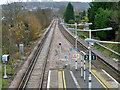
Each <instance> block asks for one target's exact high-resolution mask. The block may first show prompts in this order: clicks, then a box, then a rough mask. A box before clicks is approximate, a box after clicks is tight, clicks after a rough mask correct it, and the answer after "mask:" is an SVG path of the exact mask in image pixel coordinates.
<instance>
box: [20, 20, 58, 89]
mask: <svg viewBox="0 0 120 90" xmlns="http://www.w3.org/2000/svg"><path fill="white" fill-rule="evenodd" d="M55 25H56V21H55V20H53V22H52V24H51V26H50V28H49V30H48V31H47V33H46V34H45V36H44V38H43V39H42V41H41V43H40V45H39V47H38V49H37V51H36V52H35V54H34V56H33V58H32V60H31V62H30V64H29V67H28V68H27V70H26V72H25V74H24V76H23V78H22V80H21V82H20V84H19V87H18V90H21V89H24V88H38V89H39V90H41V89H42V84H43V79H44V74H45V69H46V64H47V58H48V54H49V50H50V45H51V41H52V38H53V33H54V29H55ZM33 74H34V75H33ZM35 74H36V75H35ZM36 79H37V80H36ZM34 80H36V81H34ZM33 81H34V82H33ZM33 84H34V85H33ZM35 84H36V85H37V86H35Z"/></svg>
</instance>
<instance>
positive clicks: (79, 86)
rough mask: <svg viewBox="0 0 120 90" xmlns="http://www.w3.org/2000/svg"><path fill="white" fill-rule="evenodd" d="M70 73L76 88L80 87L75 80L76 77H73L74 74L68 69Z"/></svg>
mask: <svg viewBox="0 0 120 90" xmlns="http://www.w3.org/2000/svg"><path fill="white" fill-rule="evenodd" d="M70 74H71V76H72V78H73V80H74V82H75V84H76V86H77V88H80V85H79V84H78V82H77V80H76V78H75V76H74V74H73V72H72V71H70Z"/></svg>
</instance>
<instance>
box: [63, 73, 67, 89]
mask: <svg viewBox="0 0 120 90" xmlns="http://www.w3.org/2000/svg"><path fill="white" fill-rule="evenodd" d="M63 81H64V88H65V90H66V82H65V74H64V71H63Z"/></svg>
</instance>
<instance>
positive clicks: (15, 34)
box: [2, 3, 52, 59]
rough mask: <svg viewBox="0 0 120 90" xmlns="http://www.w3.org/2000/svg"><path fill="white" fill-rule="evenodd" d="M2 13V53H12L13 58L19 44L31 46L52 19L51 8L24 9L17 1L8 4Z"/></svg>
mask: <svg viewBox="0 0 120 90" xmlns="http://www.w3.org/2000/svg"><path fill="white" fill-rule="evenodd" d="M2 14H3V15H2V16H3V17H4V20H2V54H10V55H11V59H14V58H15V57H14V56H15V54H16V53H17V52H18V51H19V44H21V43H22V44H24V46H29V45H30V44H31V42H32V41H34V40H36V39H37V38H39V37H40V35H39V34H40V33H42V32H41V31H42V30H43V29H45V28H46V27H48V25H49V24H50V22H51V20H52V11H51V9H40V8H39V9H37V10H35V11H27V10H26V11H24V10H22V6H21V5H18V4H16V3H12V4H8V5H6V6H5V7H4V9H3V11H2Z"/></svg>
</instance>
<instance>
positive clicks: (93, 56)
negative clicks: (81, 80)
mask: <svg viewBox="0 0 120 90" xmlns="http://www.w3.org/2000/svg"><path fill="white" fill-rule="evenodd" d="M84 60H89V55H84ZM91 60H96V55H95V54H94V55H92V56H91Z"/></svg>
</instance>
